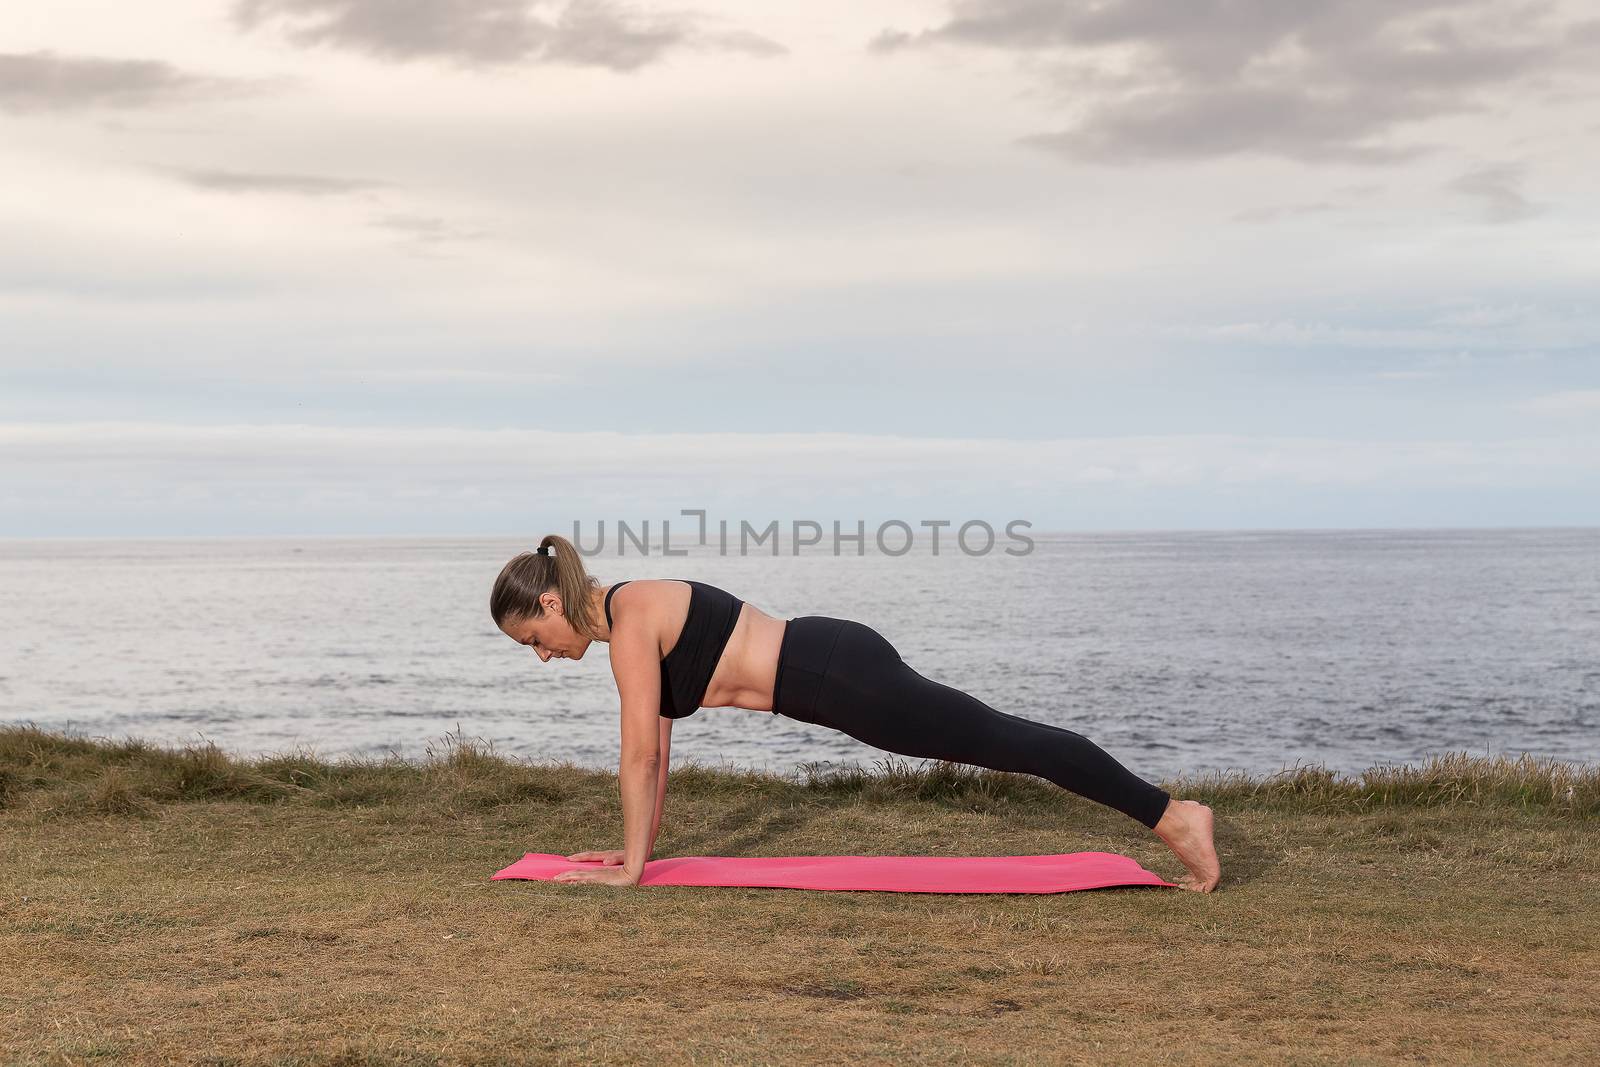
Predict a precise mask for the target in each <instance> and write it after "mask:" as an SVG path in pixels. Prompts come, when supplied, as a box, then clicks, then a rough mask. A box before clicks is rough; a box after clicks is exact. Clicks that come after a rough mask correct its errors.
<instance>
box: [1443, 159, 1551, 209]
mask: <svg viewBox="0 0 1600 1067" xmlns="http://www.w3.org/2000/svg"><path fill="white" fill-rule="evenodd" d="M1521 179H1522V167H1521V166H1520V165H1518V164H1509V163H1502V164H1498V165H1495V166H1489V167H1482V168H1480V169H1478V170H1475V171H1471V172H1469V173H1467V174H1463V175H1461V176H1460V177H1459V178H1456V179H1455V180H1454V181H1451V182H1449V183H1448V184H1446V185H1445V188H1446V189H1448V190H1450V191H1451V192H1456V193H1462V194H1464V195H1466V196H1473V197H1478V198H1479V199H1481V200H1482V201H1483V221H1484V222H1489V223H1506V222H1521V221H1523V220H1524V219H1531V218H1533V217H1534V216H1535V215H1540V214H1543V213H1544V210H1545V208H1544V205H1542V204H1533V203H1530V202H1529V201H1528V200H1527V199H1526V198H1525V197H1523V195H1522V194H1521V193H1520V192H1519V191H1518V190H1517V188H1516V185H1517V183H1518V182H1519V181H1521Z"/></svg>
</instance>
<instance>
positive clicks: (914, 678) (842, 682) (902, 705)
mask: <svg viewBox="0 0 1600 1067" xmlns="http://www.w3.org/2000/svg"><path fill="white" fill-rule="evenodd" d="M772 705H773V706H772V710H773V711H774V712H775V713H777V714H779V715H787V716H788V717H789V718H791V719H799V720H801V721H802V722H811V723H816V724H817V725H819V726H827V727H831V728H832V729H835V730H842V731H844V732H845V733H847V734H849V735H850V736H851V737H854V738H855V739H856V740H858V741H864V742H866V743H867V744H869V745H872V746H874V747H876V748H881V749H883V750H884V751H886V752H895V753H898V754H900V755H902V756H914V757H917V758H920V759H940V760H948V761H950V762H952V763H969V764H973V765H976V766H979V767H988V768H990V769H991V770H996V771H1020V772H1022V773H1025V774H1036V775H1038V776H1039V777H1040V778H1045V779H1048V780H1050V781H1052V782H1054V783H1055V784H1056V785H1059V786H1061V787H1062V788H1063V789H1068V790H1071V791H1072V792H1074V793H1077V794H1078V795H1079V796H1084V797H1088V798H1089V799H1090V800H1094V801H1098V802H1099V803H1101V804H1105V805H1108V806H1109V807H1113V808H1115V809H1117V810H1118V811H1120V812H1122V813H1123V814H1125V815H1128V816H1130V817H1132V818H1134V819H1137V820H1139V821H1140V822H1142V823H1144V824H1145V825H1146V826H1149V827H1151V828H1154V827H1155V825H1156V823H1157V822H1159V821H1160V819H1161V814H1162V812H1164V811H1166V809H1167V800H1168V795H1167V793H1166V791H1165V790H1163V789H1161V788H1159V787H1157V786H1154V785H1151V784H1150V783H1149V782H1146V781H1145V780H1144V779H1142V778H1140V777H1138V776H1137V775H1135V774H1134V773H1133V772H1131V771H1129V770H1128V769H1127V768H1126V767H1124V766H1123V765H1122V764H1120V763H1118V762H1117V761H1116V760H1114V759H1112V758H1111V756H1110V755H1109V754H1107V753H1106V751H1105V750H1104V749H1102V748H1100V746H1098V745H1096V744H1095V743H1094V742H1093V741H1090V740H1089V739H1088V738H1087V737H1084V736H1082V735H1081V734H1075V733H1073V732H1072V731H1071V730H1063V729H1062V728H1061V727H1059V726H1050V725H1048V724H1046V723H1042V722H1033V721H1032V720H1030V719H1023V718H1019V717H1018V716H1016V715H1007V714H1006V713H1005V712H1003V711H996V710H995V709H994V708H991V707H990V706H989V705H987V704H985V703H984V702H983V701H981V700H979V699H978V698H977V697H974V696H969V695H968V694H966V693H963V692H962V691H961V690H959V689H952V688H951V687H950V686H948V685H941V684H940V683H938V682H935V681H933V680H932V679H930V678H924V677H923V676H922V675H920V674H918V673H917V672H916V671H915V670H913V669H912V668H911V667H910V666H908V665H907V664H906V663H905V662H904V661H903V660H902V659H901V658H900V653H899V652H897V651H895V647H894V646H893V645H891V644H890V643H889V642H888V641H887V640H885V639H884V637H883V635H881V634H879V633H878V632H877V631H876V630H874V629H872V627H870V626H864V625H862V624H861V623H859V622H851V621H850V620H848V619H831V618H828V617H827V616H825V615H804V616H801V617H800V618H798V619H790V620H788V623H787V625H786V626H785V627H784V632H783V643H782V645H781V646H780V648H779V651H778V678H777V683H776V685H775V686H774V687H773V693H772Z"/></svg>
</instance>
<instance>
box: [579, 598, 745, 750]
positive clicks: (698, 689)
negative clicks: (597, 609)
mask: <svg viewBox="0 0 1600 1067" xmlns="http://www.w3.org/2000/svg"><path fill="white" fill-rule="evenodd" d="M671 580H672V581H675V582H684V583H685V584H687V585H688V586H689V614H688V615H687V616H686V617H685V618H684V620H683V633H681V634H679V635H678V643H677V644H675V645H673V646H672V651H671V652H668V653H667V654H666V655H665V656H663V657H662V658H661V714H662V715H665V716H666V717H667V718H669V719H681V718H683V717H684V716H686V715H693V714H694V713H695V712H696V711H697V710H699V708H700V701H702V700H704V699H705V695H706V686H708V685H710V684H711V676H712V675H713V674H715V673H717V661H718V660H720V659H721V658H722V650H723V649H724V648H726V647H727V645H728V638H729V636H730V635H732V633H733V628H734V627H735V626H736V625H738V622H739V609H740V608H741V607H742V606H743V605H744V601H742V600H740V599H739V598H738V597H736V596H734V595H733V594H732V593H729V592H727V591H726V590H723V589H718V588H717V587H716V586H714V585H707V584H706V583H705V582H696V581H691V580H689V579H687V578H674V579H671ZM628 581H632V579H631V578H630V579H629V580H628ZM627 584H628V582H626V581H624V582H618V583H617V584H615V585H613V586H612V587H611V588H610V589H608V590H606V625H607V626H610V625H611V594H612V593H615V592H616V591H617V590H618V589H621V588H622V587H623V586H625V585H627Z"/></svg>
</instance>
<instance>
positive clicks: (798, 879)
mask: <svg viewBox="0 0 1600 1067" xmlns="http://www.w3.org/2000/svg"><path fill="white" fill-rule="evenodd" d="M598 866H600V864H599V863H597V862H583V863H574V862H572V861H571V860H568V859H565V858H564V857H562V856H558V855H554V854H552V853H549V852H529V853H528V854H527V855H525V856H523V857H522V858H521V859H520V860H518V861H517V862H515V863H513V864H512V865H511V866H509V867H507V868H506V869H505V870H503V871H496V872H495V875H494V877H495V878H497V879H498V878H527V879H533V880H535V881H543V882H547V881H549V880H550V879H552V878H554V877H555V876H556V875H558V874H560V873H561V872H562V871H570V870H573V869H574V868H579V867H598ZM563 884H565V883H563ZM580 884H581V883H580ZM639 884H640V885H742V886H764V887H767V888H772V889H875V890H879V891H884V892H890V893H1066V892H1070V891H1072V890H1074V889H1103V888H1105V887H1107V886H1114V885H1164V886H1170V885H1172V883H1171V882H1167V881H1163V880H1162V879H1161V877H1160V876H1159V875H1156V874H1153V873H1151V872H1150V871H1147V870H1145V869H1144V868H1143V867H1141V866H1139V864H1138V863H1137V862H1135V861H1134V860H1131V859H1129V858H1128V857H1127V856H1120V855H1118V854H1117V853H1115V852H1067V853H1063V854H1061V855H1057V856H750V857H734V856H683V857H680V858H677V859H664V860H650V861H649V862H648V863H646V864H645V865H644V877H642V878H640V879H639Z"/></svg>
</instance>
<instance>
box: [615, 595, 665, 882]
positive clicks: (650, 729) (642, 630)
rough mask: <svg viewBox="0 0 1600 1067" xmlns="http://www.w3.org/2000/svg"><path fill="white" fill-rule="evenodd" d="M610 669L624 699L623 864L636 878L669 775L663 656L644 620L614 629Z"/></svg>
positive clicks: (621, 765) (652, 840) (652, 841)
mask: <svg viewBox="0 0 1600 1067" xmlns="http://www.w3.org/2000/svg"><path fill="white" fill-rule="evenodd" d="M611 673H612V674H614V675H615V676H616V679H617V692H618V694H620V696H621V698H622V756H621V759H620V760H619V762H618V766H617V777H618V778H619V779H621V782H622V867H623V870H624V871H626V872H627V874H628V875H629V876H630V877H631V878H632V879H633V880H634V881H635V882H637V881H638V880H639V877H640V876H641V875H643V874H644V865H645V861H646V860H648V859H649V858H650V849H651V847H652V846H653V845H654V844H655V823H656V810H655V809H656V795H657V792H658V791H659V789H660V788H661V787H662V786H661V783H663V782H664V781H665V779H666V761H665V760H664V759H663V758H662V752H661V727H660V721H661V718H662V716H661V657H660V656H659V655H658V654H657V648H656V640H655V636H654V635H653V634H651V633H650V632H649V627H648V626H646V625H645V624H644V620H642V619H640V620H637V622H636V623H635V624H634V625H633V626H622V627H619V628H617V629H616V630H613V632H612V634H611ZM658 778H659V781H658Z"/></svg>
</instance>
